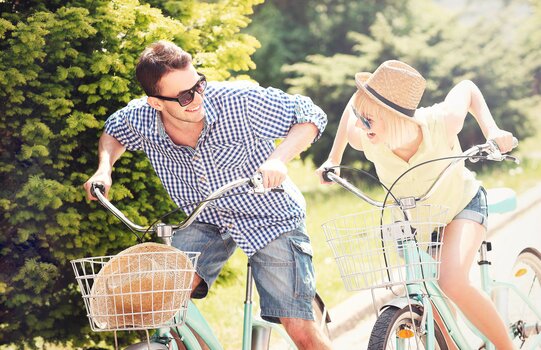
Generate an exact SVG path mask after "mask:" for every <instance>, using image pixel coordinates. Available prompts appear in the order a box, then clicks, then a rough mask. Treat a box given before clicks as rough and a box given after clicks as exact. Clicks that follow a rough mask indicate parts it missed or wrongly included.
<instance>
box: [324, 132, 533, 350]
mask: <svg viewBox="0 0 541 350" xmlns="http://www.w3.org/2000/svg"><path fill="white" fill-rule="evenodd" d="M447 159H448V158H447ZM464 159H470V160H472V161H478V160H480V159H487V160H494V161H502V160H505V159H511V160H515V161H517V160H516V159H515V158H514V157H511V156H508V155H502V154H501V153H500V152H499V150H498V148H497V145H496V144H495V143H494V142H492V141H489V142H487V143H485V144H482V145H478V146H474V147H472V148H470V149H468V150H466V151H465V152H464V153H463V154H462V155H460V156H457V157H456V159H454V160H452V161H451V162H450V163H449V165H448V166H447V167H445V168H444V169H443V171H442V172H441V173H440V174H439V176H438V177H437V179H435V181H434V183H433V184H432V186H431V187H430V188H429V190H428V191H427V193H425V194H424V195H422V196H420V197H408V198H394V197H393V201H391V204H388V202H387V200H386V199H385V200H383V201H382V202H378V201H376V200H374V199H372V198H370V197H369V196H367V195H366V194H365V193H363V192H362V191H361V190H360V189H359V188H357V187H356V186H354V185H353V184H351V183H350V182H348V181H347V180H345V179H343V178H342V177H340V176H338V175H336V174H335V173H334V172H333V169H327V170H326V171H325V172H324V174H323V176H324V178H325V176H326V180H327V181H333V182H335V183H338V184H339V185H341V186H342V187H344V188H345V189H347V190H348V191H350V192H352V193H353V194H355V195H356V196H358V197H359V198H361V199H363V200H365V201H366V202H368V203H369V204H371V205H373V206H375V207H378V208H379V209H375V210H369V211H365V212H362V213H359V214H354V215H348V216H344V217H340V218H338V219H334V220H331V221H329V222H326V223H324V224H323V229H324V232H325V235H326V239H327V241H328V243H329V244H330V246H331V250H332V251H333V254H334V257H335V259H336V262H337V264H338V268H339V271H340V275H341V277H342V279H343V282H344V284H345V287H346V289H347V290H350V291H358V290H366V289H370V290H372V296H373V300H374V306H375V297H374V289H375V288H387V289H390V290H391V291H392V292H393V293H394V294H395V295H397V296H398V295H401V296H398V297H396V298H394V299H393V300H392V301H390V302H388V303H386V304H385V305H384V306H383V307H381V308H380V309H379V315H378V317H377V320H376V323H375V325H374V327H373V330H372V332H371V335H370V340H369V344H368V349H369V350H380V349H429V350H432V349H438V350H445V349H448V348H450V347H451V344H448V343H447V342H446V337H445V336H444V332H445V334H447V335H448V336H447V337H450V339H451V340H452V342H454V344H453V345H455V346H456V347H458V349H477V348H479V347H476V346H473V345H471V344H469V343H468V341H467V340H466V337H465V336H464V333H463V331H462V330H461V328H460V326H459V324H458V323H457V322H456V317H455V314H454V313H453V309H456V307H453V306H451V304H450V301H449V300H448V299H447V298H446V296H445V295H444V294H443V292H442V291H441V289H440V288H439V287H438V283H437V280H438V277H439V265H440V258H441V255H440V253H441V249H442V240H441V239H442V237H443V234H444V228H445V222H444V220H443V218H444V216H445V211H446V208H443V207H439V206H434V205H423V204H422V202H423V201H425V200H426V199H427V198H429V197H430V195H431V194H432V193H433V192H434V190H435V189H436V188H437V186H438V185H439V184H440V183H441V180H442V179H443V178H444V177H445V176H446V174H448V172H449V170H450V169H452V168H453V166H454V165H455V164H456V163H458V162H460V161H464ZM434 161H439V159H437V160H434ZM427 163H430V162H427ZM423 165H424V164H423ZM410 170H412V169H410ZM408 171H409V170H408ZM390 192H391V193H388V195H391V196H392V187H391V191H390ZM511 192H512V191H511ZM515 205H516V199H515V198H514V196H506V197H505V196H504V197H503V198H502V199H501V200H500V201H499V202H496V203H494V204H493V205H492V209H493V210H496V211H498V212H506V211H509V210H512V209H513V208H514V206H515ZM490 250H491V244H490V242H486V241H485V242H483V244H482V246H481V247H480V250H479V262H478V263H479V266H480V274H481V276H480V278H481V280H480V281H481V286H482V289H483V290H484V291H485V292H486V293H487V294H488V295H491V297H492V298H493V300H494V302H495V303H496V306H497V308H498V311H499V312H500V314H501V315H502V317H503V319H504V320H505V322H506V324H508V325H509V328H508V330H509V334H510V335H511V337H512V338H513V339H514V341H515V342H516V344H517V347H519V348H522V349H539V348H541V253H540V252H539V251H538V250H537V249H535V248H532V247H530V248H526V249H524V250H523V251H522V252H521V253H520V254H519V255H518V257H517V258H516V263H515V265H514V267H513V271H514V273H513V276H512V277H511V280H510V281H506V282H503V281H495V280H493V279H492V278H491V277H490V266H491V265H490V261H489V260H488V258H487V255H488V254H487V253H488V251H490ZM480 312H482V310H480ZM468 326H469V327H470V328H471V329H472V331H473V332H474V333H475V334H477V335H478V336H479V337H480V338H481V339H482V341H483V345H482V346H481V348H483V349H494V346H493V344H491V343H490V342H489V341H488V340H487V339H486V337H484V336H483V335H482V334H481V333H480V332H479V331H478V330H476V329H475V327H474V326H473V325H471V324H468Z"/></svg>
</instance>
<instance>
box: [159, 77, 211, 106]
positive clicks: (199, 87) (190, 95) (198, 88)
mask: <svg viewBox="0 0 541 350" xmlns="http://www.w3.org/2000/svg"><path fill="white" fill-rule="evenodd" d="M197 74H198V75H199V77H200V78H199V80H198V81H197V83H195V85H194V86H192V88H191V89H190V90H186V91H184V92H182V93H180V95H178V97H165V96H160V95H152V96H149V97H156V98H159V99H160V100H166V101H177V102H178V103H179V104H180V106H181V107H186V106H187V105H189V104H190V103H192V101H193V99H194V97H195V93H196V92H197V93H198V94H199V95H201V94H203V91H205V89H206V88H207V78H205V76H204V75H203V74H199V73H197Z"/></svg>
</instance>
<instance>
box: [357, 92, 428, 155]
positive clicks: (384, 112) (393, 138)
mask: <svg viewBox="0 0 541 350" xmlns="http://www.w3.org/2000/svg"><path fill="white" fill-rule="evenodd" d="M353 103H354V106H355V109H356V110H357V112H358V113H360V114H362V115H364V116H365V117H367V118H371V119H377V121H378V122H381V123H383V125H384V128H385V135H381V136H382V139H383V142H384V143H385V144H386V145H387V146H388V147H389V148H390V149H393V150H394V149H396V148H399V147H400V146H402V145H404V144H406V143H408V142H412V141H413V140H415V138H416V137H417V132H418V128H419V126H418V125H417V124H416V123H414V122H412V121H409V120H407V119H405V118H403V117H400V116H398V115H397V114H396V113H393V112H392V111H390V110H389V109H387V108H384V107H382V106H381V105H379V104H377V103H374V102H373V101H372V100H371V99H370V98H368V97H367V96H366V93H365V92H364V91H363V90H357V92H356V93H355V99H354V102H353Z"/></svg>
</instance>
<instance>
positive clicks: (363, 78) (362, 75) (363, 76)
mask: <svg viewBox="0 0 541 350" xmlns="http://www.w3.org/2000/svg"><path fill="white" fill-rule="evenodd" d="M371 76H372V73H369V72H359V73H356V74H355V85H356V86H357V89H358V90H362V91H364V92H365V93H366V95H367V96H368V97H370V98H371V99H372V101H374V102H375V103H377V104H378V105H380V106H381V107H383V108H385V109H387V110H388V111H390V112H393V113H394V114H395V115H397V116H399V117H402V118H404V119H407V120H409V121H411V122H414V123H415V124H417V125H419V126H422V123H421V122H420V121H418V120H417V119H415V115H413V117H410V116H409V115H407V114H404V113H402V112H400V111H397V110H396V109H394V108H392V107H390V106H387V105H386V104H385V103H383V102H381V100H380V99H379V98H377V97H376V96H374V94H372V93H371V92H370V91H369V90H368V89H367V88H366V82H367V81H368V79H370V77H371Z"/></svg>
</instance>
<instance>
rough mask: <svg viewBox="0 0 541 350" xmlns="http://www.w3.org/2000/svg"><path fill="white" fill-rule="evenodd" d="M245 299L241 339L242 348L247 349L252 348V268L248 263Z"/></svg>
mask: <svg viewBox="0 0 541 350" xmlns="http://www.w3.org/2000/svg"><path fill="white" fill-rule="evenodd" d="M246 270H247V271H246V298H245V300H244V327H243V328H244V332H243V339H242V348H243V349H249V348H251V346H252V322H253V321H252V298H253V285H254V282H253V281H254V280H253V277H252V266H251V265H250V261H248V263H247V267H246Z"/></svg>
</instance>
